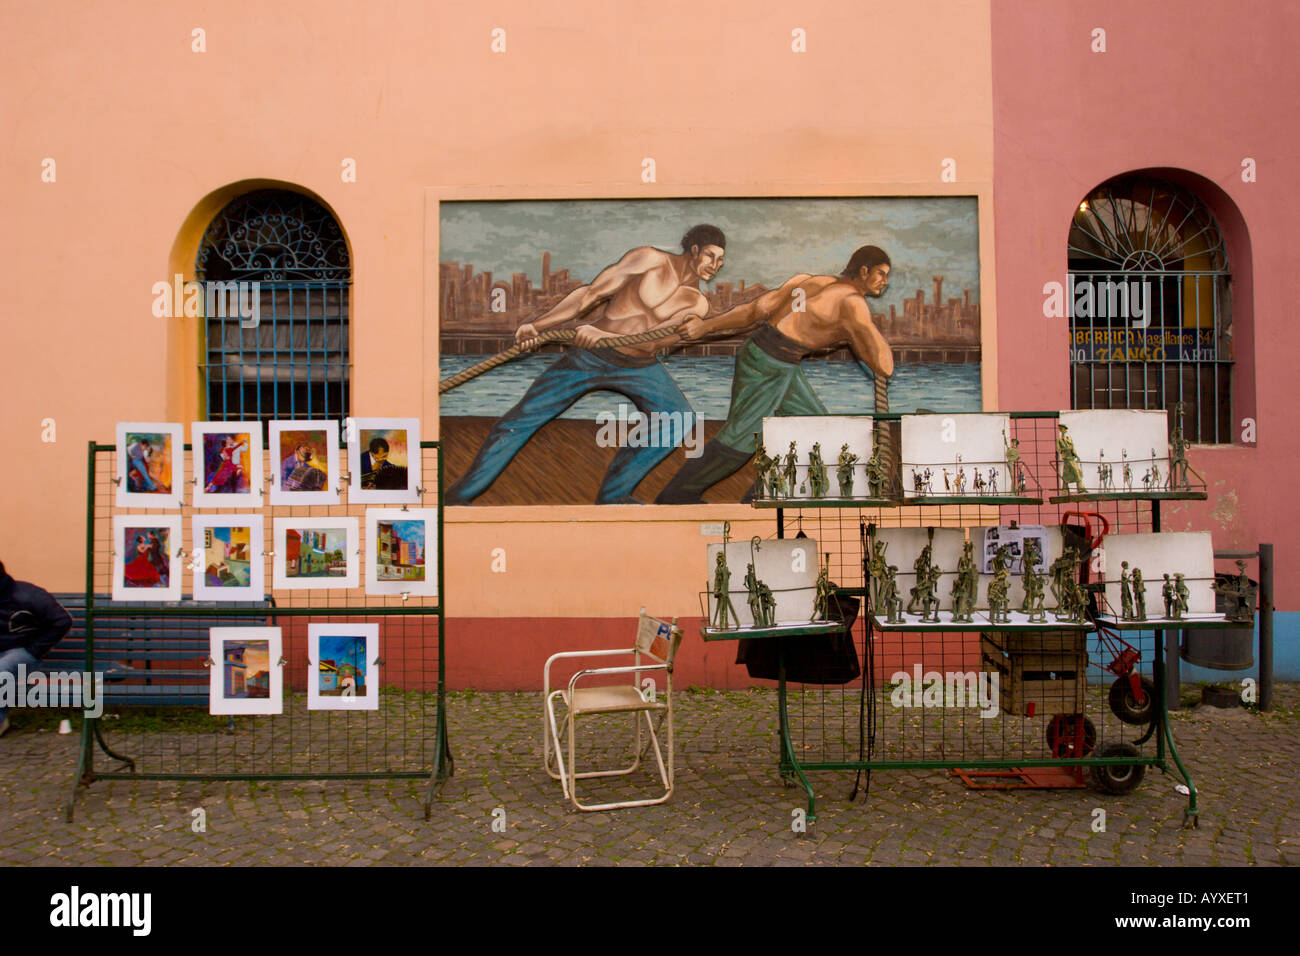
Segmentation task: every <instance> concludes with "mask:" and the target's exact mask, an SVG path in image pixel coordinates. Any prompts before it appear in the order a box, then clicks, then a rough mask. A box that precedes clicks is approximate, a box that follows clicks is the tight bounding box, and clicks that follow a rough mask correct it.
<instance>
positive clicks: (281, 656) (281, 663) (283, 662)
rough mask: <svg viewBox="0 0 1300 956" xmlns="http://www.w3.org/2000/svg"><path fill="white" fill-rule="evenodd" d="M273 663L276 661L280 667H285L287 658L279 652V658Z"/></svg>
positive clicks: (287, 662)
mask: <svg viewBox="0 0 1300 956" xmlns="http://www.w3.org/2000/svg"><path fill="white" fill-rule="evenodd" d="M275 663H276V664H277V665H278V666H280V667H286V666H288V664H289V659H288V658H287V657H285V656H284V655H283V654H281V655H280V659H279V660H278V661H276V662H275Z"/></svg>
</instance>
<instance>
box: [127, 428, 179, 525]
mask: <svg viewBox="0 0 1300 956" xmlns="http://www.w3.org/2000/svg"><path fill="white" fill-rule="evenodd" d="M183 432H184V430H183V429H182V428H181V425H180V423H179V422H118V423H117V507H119V508H180V507H182V506H184V504H185V489H184V487H183V482H184V470H185V463H184V459H183V458H182V457H181V453H182V452H183V451H184V450H185V438H184V434H183Z"/></svg>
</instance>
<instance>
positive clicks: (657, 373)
mask: <svg viewBox="0 0 1300 956" xmlns="http://www.w3.org/2000/svg"><path fill="white" fill-rule="evenodd" d="M605 351H606V352H608V351H609V350H605ZM624 358H625V357H624V356H621V355H620V357H619V358H617V359H615V360H614V361H609V360H608V359H604V358H601V357H600V356H599V355H597V354H596V353H595V352H592V351H589V350H587V349H581V348H573V349H570V350H569V351H568V352H567V353H565V355H564V356H563V357H562V358H560V359H559V361H557V362H556V363H555V364H554V365H552V366H551V367H550V368H548V369H547V370H546V371H545V372H543V373H542V374H541V375H539V376H537V379H536V380H535V381H534V382H533V384H532V385H531V386H529V388H528V391H527V392H526V393H525V394H524V397H523V398H521V399H520V400H519V403H518V404H517V405H515V407H514V408H512V409H510V411H508V412H506V414H505V415H504V416H502V418H501V419H500V420H499V421H497V423H496V424H495V425H493V426H492V431H491V433H490V434H489V435H488V437H487V439H486V440H485V441H484V442H483V447H482V448H480V449H479V451H478V455H477V457H475V459H474V463H473V464H472V465H470V466H469V470H468V471H467V472H465V474H464V475H462V476H461V477H460V479H459V480H458V481H457V482H456V483H455V484H454V485H452V486H451V488H449V489H448V490H447V492H446V494H445V495H444V496H443V502H444V504H448V505H463V504H469V503H470V502H472V501H473V500H474V499H475V498H477V497H478V496H479V495H481V494H482V493H483V492H485V491H487V489H488V488H489V487H490V486H491V485H492V482H494V481H496V479H497V476H498V475H500V474H501V472H503V471H505V468H506V466H507V465H509V464H510V462H511V460H512V459H513V458H514V457H515V455H516V454H518V453H519V450H520V449H521V448H523V447H524V445H526V444H527V443H528V440H529V439H530V438H532V437H533V435H534V434H536V432H537V430H538V429H539V428H541V427H542V426H543V425H545V424H546V423H547V422H549V421H552V420H553V419H555V418H558V417H559V416H560V415H561V414H562V413H563V412H564V410H565V409H567V408H568V407H569V406H570V405H572V404H573V403H574V402H576V401H577V400H578V399H579V398H581V397H582V396H583V395H586V394H587V393H588V392H595V391H601V390H608V391H611V392H617V393H619V394H620V395H626V396H627V397H628V398H629V399H631V400H632V403H633V404H634V405H636V407H637V409H638V410H640V411H641V412H642V413H643V414H645V415H653V414H654V413H666V414H667V415H670V416H672V417H671V418H665V419H663V420H664V421H672V422H678V421H680V422H682V423H683V424H682V428H677V427H673V429H672V432H673V434H672V436H671V440H670V441H659V442H648V443H646V444H645V445H644V446H643V447H631V446H630V445H625V446H623V447H621V448H619V450H618V452H617V454H615V455H614V460H613V462H611V464H610V466H609V470H608V471H607V472H606V473H605V480H604V482H603V483H602V484H601V486H600V492H599V493H598V494H597V495H596V504H602V505H603V504H621V503H626V502H631V501H634V500H635V499H633V498H632V492H633V490H634V489H635V488H636V486H637V485H638V484H640V483H641V479H643V478H644V477H645V476H646V475H648V474H649V473H650V472H651V471H652V470H653V469H654V467H655V465H657V464H659V462H661V461H663V460H664V459H665V458H666V457H668V455H669V454H671V453H672V450H673V448H674V447H675V446H677V445H680V444H681V442H682V438H683V437H684V432H685V431H689V430H690V429H691V428H693V427H694V420H695V416H694V412H692V411H691V406H690V403H689V402H687V401H686V396H685V395H683V394H682V391H681V389H679V388H678V387H677V383H675V382H674V381H673V380H672V376H670V375H669V374H668V370H667V369H666V368H664V367H663V365H662V364H660V363H659V362H658V361H657V360H656V361H653V362H651V363H650V364H648V365H636V366H629V365H622V364H618V363H619V361H621V360H623V359H624ZM629 361H632V362H635V361H636V360H629ZM673 413H676V414H673ZM651 420H652V421H654V420H655V419H651Z"/></svg>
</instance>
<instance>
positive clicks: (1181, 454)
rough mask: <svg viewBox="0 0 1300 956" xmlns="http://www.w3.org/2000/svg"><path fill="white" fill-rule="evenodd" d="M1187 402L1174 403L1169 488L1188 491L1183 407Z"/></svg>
mask: <svg viewBox="0 0 1300 956" xmlns="http://www.w3.org/2000/svg"><path fill="white" fill-rule="evenodd" d="M1184 408H1186V403H1185V402H1178V403H1177V404H1176V405H1174V413H1175V414H1176V415H1177V416H1178V417H1177V418H1176V419H1175V420H1174V430H1173V431H1172V432H1170V434H1169V490H1170V491H1179V490H1182V491H1186V490H1187V489H1188V488H1189V487H1190V485H1189V483H1188V481H1187V439H1186V438H1184V437H1183V409H1184Z"/></svg>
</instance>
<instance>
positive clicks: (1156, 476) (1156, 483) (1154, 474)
mask: <svg viewBox="0 0 1300 956" xmlns="http://www.w3.org/2000/svg"><path fill="white" fill-rule="evenodd" d="M1151 487H1152V488H1153V489H1154V490H1156V491H1159V490H1160V461H1159V459H1157V458H1156V450H1155V449H1154V448H1152V449H1151Z"/></svg>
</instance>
